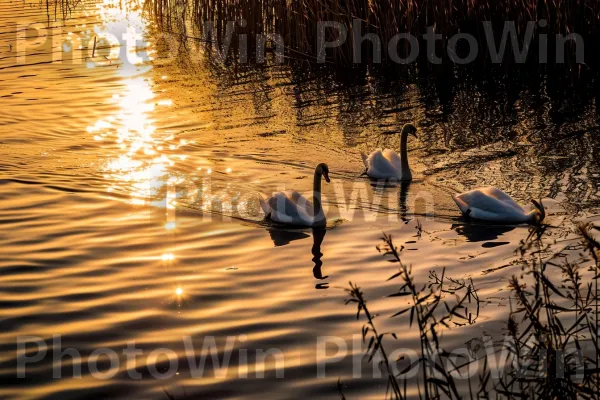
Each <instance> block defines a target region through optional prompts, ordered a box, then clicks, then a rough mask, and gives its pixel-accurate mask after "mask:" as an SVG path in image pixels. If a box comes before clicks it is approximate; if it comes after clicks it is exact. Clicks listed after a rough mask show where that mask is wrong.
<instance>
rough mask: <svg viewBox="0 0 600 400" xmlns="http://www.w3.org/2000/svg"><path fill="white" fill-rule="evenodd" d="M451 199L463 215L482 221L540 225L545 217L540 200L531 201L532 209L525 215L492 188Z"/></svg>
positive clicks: (506, 197) (503, 195) (520, 209)
mask: <svg viewBox="0 0 600 400" xmlns="http://www.w3.org/2000/svg"><path fill="white" fill-rule="evenodd" d="M452 198H453V199H454V201H455V202H456V205H457V206H458V208H460V211H461V212H462V213H463V215H465V216H466V217H470V218H474V219H479V220H483V221H492V222H527V223H540V222H541V221H542V220H543V219H544V217H545V216H546V212H545V211H544V206H543V204H542V202H541V200H540V202H537V201H535V200H531V202H532V203H533V205H534V209H533V210H531V211H530V212H528V213H526V212H525V210H523V207H521V206H520V205H519V204H518V203H517V202H516V201H514V200H513V199H512V197H510V196H509V195H507V194H506V193H504V192H503V191H502V190H500V189H498V188H495V187H493V186H490V187H485V188H480V189H475V190H471V191H470V192H465V193H462V194H459V195H453V196H452Z"/></svg>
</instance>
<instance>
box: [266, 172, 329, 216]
mask: <svg viewBox="0 0 600 400" xmlns="http://www.w3.org/2000/svg"><path fill="white" fill-rule="evenodd" d="M321 177H324V178H325V181H326V182H327V183H329V167H327V164H319V165H317V168H315V178H314V182H313V202H312V204H311V202H310V201H309V200H308V199H307V198H306V197H304V196H302V195H301V194H300V193H298V192H296V191H295V190H286V191H285V192H279V193H275V194H274V195H273V196H271V197H268V196H264V195H263V196H264V198H263V199H260V205H261V207H262V209H263V211H264V212H265V217H266V218H268V219H270V220H272V221H275V222H279V223H281V224H286V225H297V226H325V224H326V222H327V220H326V218H325V214H324V213H323V208H322V207H321Z"/></svg>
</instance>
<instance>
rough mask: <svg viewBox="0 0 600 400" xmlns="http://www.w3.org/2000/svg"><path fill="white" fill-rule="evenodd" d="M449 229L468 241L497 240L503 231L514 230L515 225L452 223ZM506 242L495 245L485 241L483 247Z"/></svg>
mask: <svg viewBox="0 0 600 400" xmlns="http://www.w3.org/2000/svg"><path fill="white" fill-rule="evenodd" d="M450 229H452V230H455V231H456V233H458V234H459V235H461V236H464V237H466V238H467V241H469V242H489V241H492V240H497V239H498V238H499V237H500V236H502V235H504V234H505V233H507V232H510V231H512V230H514V229H515V227H514V226H501V225H471V224H464V225H458V224H454V225H452V227H451V228H450ZM506 243H508V242H503V243H497V244H495V245H490V244H487V243H486V244H485V245H484V246H483V247H496V246H501V245H502V244H506Z"/></svg>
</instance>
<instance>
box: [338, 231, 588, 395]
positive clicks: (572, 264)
mask: <svg viewBox="0 0 600 400" xmlns="http://www.w3.org/2000/svg"><path fill="white" fill-rule="evenodd" d="M547 228H548V226H547V225H543V224H539V225H537V226H534V227H532V228H531V230H530V233H529V235H528V237H527V239H525V240H523V241H522V242H521V243H520V245H519V247H518V249H517V254H518V255H519V264H520V266H521V270H522V274H521V277H517V276H513V277H512V278H511V279H510V280H509V288H510V290H511V293H512V296H511V310H512V311H511V312H510V315H509V317H508V321H507V323H506V332H507V338H505V340H503V341H502V342H501V343H500V344H495V345H494V346H495V348H496V351H497V352H502V351H504V352H505V353H508V354H509V359H510V360H512V362H510V363H507V365H505V366H504V370H503V373H502V374H501V375H500V376H499V379H497V380H496V381H495V382H491V379H490V376H491V373H490V370H489V364H490V360H489V357H490V353H488V352H486V353H485V354H484V355H483V356H481V357H480V358H478V359H474V360H469V361H467V362H465V363H463V364H461V365H456V363H449V361H450V359H449V358H448V357H445V355H448V354H449V353H448V351H447V350H445V349H443V348H442V347H441V345H440V341H439V339H438V335H437V332H438V331H439V330H440V329H442V328H444V327H446V328H447V327H448V326H449V321H452V320H453V318H456V317H457V318H458V319H460V320H463V321H464V322H468V323H472V322H473V321H474V319H473V318H472V316H470V315H469V316H468V317H467V315H468V314H467V313H466V312H460V311H461V310H462V309H466V308H467V307H466V306H471V308H472V303H471V300H473V299H474V304H476V305H477V314H476V315H479V298H478V297H477V290H476V289H475V288H474V286H473V283H472V281H469V282H468V283H465V282H460V281H456V280H453V279H451V278H447V277H445V276H444V275H445V274H444V272H442V276H441V278H438V276H437V275H436V274H435V273H434V272H432V273H431V274H430V283H429V285H425V286H421V287H417V285H416V284H415V283H414V279H413V277H412V275H411V269H410V267H407V266H406V265H405V264H403V263H402V261H401V257H400V255H401V252H402V248H397V247H395V246H394V244H393V242H392V238H391V237H390V236H388V235H384V237H383V238H382V240H383V246H381V247H380V246H378V250H379V251H380V252H383V253H384V255H386V256H390V257H391V261H392V262H394V263H397V264H398V265H399V272H398V273H396V274H395V275H393V276H392V277H391V278H390V279H401V280H402V281H403V285H402V286H401V287H400V290H399V291H398V292H397V293H394V294H392V295H390V297H396V296H403V297H404V296H408V297H409V298H411V299H412V305H411V306H410V307H408V308H403V309H401V310H400V311H398V312H397V313H396V314H394V315H392V316H391V317H392V318H393V317H396V316H399V315H404V314H406V313H408V312H409V311H410V319H409V326H412V325H413V320H416V327H417V331H418V334H419V336H420V342H421V354H420V357H419V359H418V361H417V362H415V363H413V364H411V365H409V366H408V367H406V368H404V370H403V371H402V372H401V373H400V374H398V375H393V374H388V389H391V390H388V391H389V392H391V393H392V394H393V396H392V397H393V398H398V399H402V398H406V389H405V390H404V392H401V393H398V392H397V391H396V389H395V388H399V387H401V386H402V384H401V383H400V382H401V380H402V379H403V378H402V375H403V374H405V373H406V372H408V371H411V370H412V369H415V368H420V374H421V377H422V378H421V379H420V380H417V382H416V383H414V382H411V384H412V385H417V388H418V390H419V393H420V394H421V395H420V397H421V398H425V399H429V398H440V395H441V394H442V393H443V395H444V396H445V397H447V398H456V399H459V398H478V399H479V398H490V396H493V397H496V398H528V399H547V398H548V399H550V398H552V399H559V398H560V399H563V398H565V399H597V398H598V397H599V396H600V368H599V360H600V357H599V356H600V346H599V341H598V334H599V331H598V318H599V315H600V314H599V313H598V312H599V304H598V302H599V300H600V293H599V292H598V278H599V277H600V242H598V240H597V239H595V237H594V235H593V233H592V232H593V229H594V228H593V227H592V226H591V225H581V226H579V227H578V230H577V232H578V234H579V237H580V239H579V240H580V242H579V243H575V244H569V245H567V246H565V247H564V248H562V249H560V250H559V251H551V248H552V243H550V242H549V241H548V239H547ZM575 250H581V252H580V253H579V256H578V258H577V259H572V257H568V255H569V254H568V253H572V252H573V251H575ZM584 266H586V267H587V269H584ZM584 274H585V276H584ZM445 281H447V282H450V283H451V284H452V285H454V287H452V288H449V289H448V290H445V289H444V286H443V285H444V282H445ZM461 290H462V291H463V294H462V295H460V296H456V300H455V304H454V305H453V306H449V305H448V304H447V303H446V302H445V301H444V300H443V294H444V293H452V294H454V295H456V294H457V292H460V291H461ZM348 293H349V294H350V297H349V299H348V303H357V304H358V315H357V317H360V315H361V314H362V315H364V316H365V317H366V319H367V324H366V325H365V326H364V327H363V337H364V338H366V337H367V336H368V335H371V339H370V343H369V349H368V350H367V352H368V354H369V356H370V359H372V357H373V354H374V353H375V352H379V353H380V354H381V355H382V357H383V359H384V360H385V365H386V370H387V371H391V370H392V368H391V365H392V364H393V362H395V361H394V360H388V359H387V357H386V354H388V353H389V352H388V351H387V350H386V349H385V346H384V344H383V338H384V337H385V336H386V335H387V336H392V337H394V338H396V335H395V334H394V333H386V334H379V335H378V334H377V331H376V330H375V326H374V323H373V318H372V317H371V315H372V314H371V311H370V310H369V309H368V308H367V300H366V299H365V298H364V296H363V294H362V292H361V291H360V288H359V287H358V286H357V285H356V284H352V283H351V284H350V288H349V289H348ZM442 302H443V303H444V305H445V307H444V308H445V313H443V314H442V316H441V317H437V318H436V317H435V310H436V309H437V308H438V306H439V304H441V303H442ZM453 322H454V323H455V324H456V325H460V321H453ZM506 339H508V340H506ZM434 354H437V355H441V357H440V358H438V359H435V358H434V357H433V355H434ZM475 361H478V362H482V363H483V366H482V368H481V370H480V371H479V372H480V373H479V374H478V375H477V376H470V377H469V380H468V382H467V386H468V393H464V391H465V390H464V388H463V391H462V392H460V390H459V388H458V387H457V384H456V382H455V381H454V379H453V372H456V371H460V370H463V369H464V368H468V367H469V365H470V363H471V362H475ZM475 383H477V384H478V387H479V390H478V391H475V390H473V384H475ZM404 388H406V380H405V381H404ZM386 397H387V396H386Z"/></svg>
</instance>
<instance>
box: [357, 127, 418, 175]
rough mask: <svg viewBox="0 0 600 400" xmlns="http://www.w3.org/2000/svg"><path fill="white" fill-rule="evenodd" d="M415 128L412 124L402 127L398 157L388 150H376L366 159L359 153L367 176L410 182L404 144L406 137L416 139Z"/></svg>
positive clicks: (364, 155) (365, 156) (406, 152)
mask: <svg viewBox="0 0 600 400" xmlns="http://www.w3.org/2000/svg"><path fill="white" fill-rule="evenodd" d="M416 132H417V128H415V126H414V125H413V124H406V125H404V126H403V127H402V133H401V134H400V156H399V155H398V154H396V152H395V151H393V150H390V149H385V150H383V151H381V149H377V150H375V151H374V152H372V153H371V154H369V156H368V157H367V155H366V154H364V153H361V156H362V159H363V163H364V164H365V167H366V168H367V175H368V176H369V177H370V178H373V179H398V180H401V181H412V174H411V172H410V167H409V166H408V151H407V149H406V143H407V141H408V135H413V136H414V137H417V134H416Z"/></svg>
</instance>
